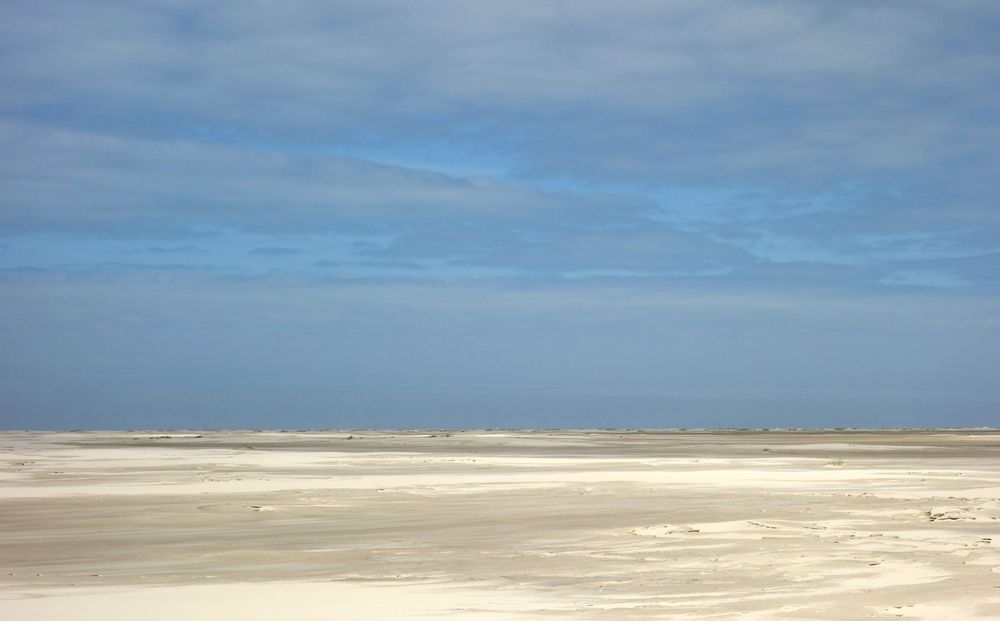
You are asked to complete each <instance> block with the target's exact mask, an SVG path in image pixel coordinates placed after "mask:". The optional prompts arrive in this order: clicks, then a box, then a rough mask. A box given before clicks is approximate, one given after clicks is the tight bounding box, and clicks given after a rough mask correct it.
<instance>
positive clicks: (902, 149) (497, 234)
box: [0, 0, 1000, 429]
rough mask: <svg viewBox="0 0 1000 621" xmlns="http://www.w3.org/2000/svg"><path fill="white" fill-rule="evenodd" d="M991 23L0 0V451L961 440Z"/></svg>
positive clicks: (980, 221) (996, 317)
mask: <svg viewBox="0 0 1000 621" xmlns="http://www.w3.org/2000/svg"><path fill="white" fill-rule="evenodd" d="M998 30H1000V5H998V4H997V3H996V2H992V1H988V0H987V1H974V0H949V1H948V2H941V1H939V0H911V1H904V0H885V1H882V2H853V1H847V2H827V1H805V0H773V1H766V2H765V1H753V0H731V1H715V0H675V1H669V2H660V1H655V2H654V1H647V0H635V1H631V2H626V3H612V2H596V1H592V0H578V1H574V2H568V1H553V0H530V1H528V0H524V1H522V0H503V1H501V2H490V3H487V2H469V1H468V0H427V1H423V2H409V1H405V0H363V1H362V0H359V1H339V2H327V1H319V0H316V1H301V2H297V1H288V2H268V1H264V0H238V1H237V0H231V1H230V0H219V1H217V2H210V3H206V2H201V1H197V2H196V1H187V0H169V1H168V0H144V1H140V0H90V1H88V2H79V1H77V0H49V1H47V2H36V1H21V0H7V1H5V2H4V3H3V5H2V6H0V348H2V352H3V354H2V356H0V428H32V429H71V428H143V429H152V428H219V427H222V428H360V427H381V428H393V427H397V428H398V427H408V428H439V427H586V428H604V427H669V428H675V427H685V428H699V427H899V426H905V427H980V426H1000V382H998V381H997V379H998V373H997V369H1000V203H998V199H997V187H998V186H997V181H998V180H1000V38H998V37H996V32H997V31H998Z"/></svg>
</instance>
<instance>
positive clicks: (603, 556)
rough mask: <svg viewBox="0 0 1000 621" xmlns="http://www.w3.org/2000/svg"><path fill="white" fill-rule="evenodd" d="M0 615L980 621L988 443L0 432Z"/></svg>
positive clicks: (991, 520) (932, 437)
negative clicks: (947, 620) (944, 620)
mask: <svg viewBox="0 0 1000 621" xmlns="http://www.w3.org/2000/svg"><path fill="white" fill-rule="evenodd" d="M0 578H2V583H0V617H2V618H5V619H19V620H33V619H82V620H91V619H93V620H97V619H101V620H107V619H137V618H139V619H143V620H144V621H159V620H167V619H171V620H173V619H182V618H183V619H206V620H207V619H243V620H246V619H281V618H288V619H292V618H294V619H365V620H367V619H435V618H436V619H441V618H456V619H471V620H480V619H481V620H507V619H509V620H515V619H524V620H536V619H580V620H584V619H586V620H604V619H607V620H612V619H749V620H756V619H760V620H764V619H798V620H805V619H817V620H818V619H824V620H844V619H927V620H930V619H934V620H940V619H950V620H961V619H982V620H986V619H996V618H1000V433H998V432H991V431H850V430H848V431H829V432H817V431H767V432H754V431H735V430H734V431H726V432H720V431H683V432H680V431H678V432H662V431H502V432H501V431H412V432H388V431H386V432H374V431H322V432H319V431H316V432H305V431H302V432H270V431H267V432H265V431H224V432H222V431H190V432H135V431H134V432H65V433H41V432H3V433H0Z"/></svg>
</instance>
